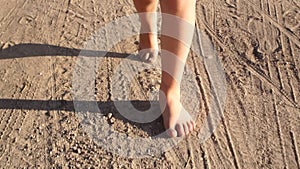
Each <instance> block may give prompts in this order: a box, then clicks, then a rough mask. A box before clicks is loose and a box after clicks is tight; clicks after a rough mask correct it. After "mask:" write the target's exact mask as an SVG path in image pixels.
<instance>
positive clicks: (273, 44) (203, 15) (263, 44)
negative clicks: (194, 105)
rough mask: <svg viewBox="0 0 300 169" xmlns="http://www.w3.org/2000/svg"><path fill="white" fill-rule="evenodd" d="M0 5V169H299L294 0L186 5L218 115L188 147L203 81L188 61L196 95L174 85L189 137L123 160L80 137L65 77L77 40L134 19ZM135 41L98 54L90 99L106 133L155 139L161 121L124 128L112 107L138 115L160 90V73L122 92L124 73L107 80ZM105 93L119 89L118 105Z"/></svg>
mask: <svg viewBox="0 0 300 169" xmlns="http://www.w3.org/2000/svg"><path fill="white" fill-rule="evenodd" d="M0 4H1V10H0V167H1V168H195V169H201V168H204V169H208V168H213V169H214V168H241V169H242V168H245V169H250V168H291V169H296V168H300V159H299V158H300V154H299V151H300V90H299V89H300V77H299V70H300V57H299V56H300V2H299V1H298V0H281V1H277V0H214V1H211V0H200V1H197V27H198V29H199V30H200V31H201V32H205V33H206V34H207V35H208V37H209V39H211V41H212V43H213V45H214V48H215V50H216V55H217V57H218V58H219V59H220V62H221V63H222V66H223V70H224V75H225V81H226V87H225V88H226V102H225V103H224V106H222V108H221V110H223V111H222V112H221V115H222V118H221V119H220V121H219V122H218V126H217V128H216V129H215V130H214V132H213V134H212V135H210V136H209V138H208V139H206V140H204V141H203V140H201V139H200V138H199V133H200V135H201V126H202V125H203V124H204V123H205V119H206V117H207V116H208V112H210V110H211V109H213V107H211V99H210V98H212V97H211V96H212V95H211V90H212V87H211V86H212V85H211V83H212V81H211V79H210V78H209V76H210V73H209V68H210V67H207V66H205V65H204V59H203V57H201V56H196V54H195V53H193V52H191V53H190V55H189V58H188V65H190V69H191V70H192V72H193V73H194V74H193V78H191V79H190V80H192V81H196V84H197V86H196V87H195V88H192V89H190V88H189V86H185V87H186V88H187V89H186V90H187V91H193V92H195V93H197V92H198V93H199V97H198V99H199V105H198V106H199V108H198V109H199V113H200V115H199V116H198V119H197V123H198V128H197V130H196V131H195V132H193V133H191V134H190V135H189V137H187V138H184V139H183V140H182V141H180V142H179V143H178V144H176V145H175V146H174V147H173V148H171V149H170V150H168V151H166V152H164V153H162V154H159V155H150V156H149V157H143V158H133V157H126V156H122V155H121V154H120V153H115V152H112V151H110V150H108V149H107V147H105V146H103V144H99V141H97V139H95V138H97V137H100V136H101V134H100V135H98V136H93V137H92V136H91V135H90V134H89V132H88V131H89V129H88V130H87V129H86V125H85V123H82V117H81V116H80V115H78V112H77V111H76V106H74V104H73V100H74V98H73V95H72V89H74V81H73V80H74V79H73V78H74V74H73V72H74V70H75V68H76V67H78V65H77V64H76V63H77V62H78V60H79V59H78V58H79V57H78V55H79V54H80V51H82V49H85V45H84V43H85V42H87V41H88V39H90V38H91V35H93V34H94V32H95V31H97V30H99V29H101V27H103V26H105V25H106V24H108V23H110V22H112V21H114V20H115V19H118V18H120V17H122V16H128V15H130V14H133V13H134V12H135V9H134V6H133V3H132V1H131V0H120V1H109V0H101V1H96V0H86V1H80V0H68V1H66V0H49V1H45V0H43V1H29V0H22V1H21V0H10V1H4V0H0ZM130 24H131V23H129V22H128V23H127V25H130ZM102 40H103V42H101V43H102V44H105V42H108V41H110V40H111V35H110V34H109V32H108V33H106V36H105V37H104V39H102ZM136 41H138V36H137V35H136V36H131V37H129V38H124V39H123V40H122V41H121V42H118V43H117V44H115V45H114V46H113V47H112V48H110V49H108V50H107V51H104V52H109V53H108V54H107V55H106V56H105V57H104V56H102V57H101V58H102V61H101V64H99V65H98V68H97V70H96V71H95V72H94V75H95V81H94V82H92V83H93V84H94V87H95V88H94V90H95V92H94V93H93V94H94V97H95V98H96V101H97V103H98V104H99V107H100V109H101V117H99V118H103V119H104V121H106V122H107V124H108V127H110V128H113V129H114V130H115V131H116V132H118V133H123V134H125V135H126V136H128V137H129V136H130V137H139V138H148V139H151V138H150V137H153V136H155V135H157V134H158V133H160V132H162V131H163V126H162V124H161V119H160V118H159V119H157V120H155V121H153V122H151V123H147V124H140V123H135V122H132V121H130V120H128V119H126V118H124V117H122V115H121V114H120V112H118V111H117V109H116V108H115V106H114V104H113V103H114V102H116V101H119V102H125V103H131V101H132V102H133V104H134V105H135V106H136V107H139V108H140V109H143V108H145V107H147V106H149V102H148V101H147V100H152V101H153V102H155V99H149V97H148V96H149V94H150V93H151V92H152V91H153V90H157V88H158V86H159V76H160V73H159V71H157V70H155V69H149V70H145V71H141V72H137V73H136V75H135V78H134V80H133V81H132V82H131V83H130V85H125V84H127V83H126V76H125V75H124V72H123V71H120V72H119V74H118V75H120V76H117V77H118V78H119V79H117V80H116V79H114V77H115V74H116V73H115V70H117V69H118V65H120V63H123V61H124V60H128V59H125V57H127V56H128V55H129V54H131V53H134V52H136V51H137V49H138V47H137V45H136ZM101 52H103V51H98V52H97V51H94V55H101ZM89 58H93V56H90V57H89ZM94 58H99V57H94ZM132 62H134V61H132ZM79 67H80V65H79ZM122 73H123V74H122ZM125 74H126V72H125ZM119 83H120V84H119ZM116 84H117V85H116ZM114 91H123V92H124V93H122V94H123V96H124V97H121V96H120V97H119V95H117V94H115V93H114ZM116 95H117V96H116ZM78 100H79V101H81V102H79V103H81V104H89V103H90V102H89V101H86V100H84V98H82V99H80V98H79V99H78ZM189 104H190V102H189V101H187V106H186V107H188V105H189ZM93 113H94V114H95V112H93ZM96 114H97V112H96ZM98 114H99V113H98ZM96 120H97V119H96ZM95 124H97V123H96V122H95ZM100 133H101V132H100ZM103 133H104V132H103ZM102 141H103V142H104V143H105V144H106V145H116V146H118V144H120V145H119V146H120V147H119V148H120V151H122V148H123V147H124V146H125V147H126V146H127V145H128V147H130V146H139V147H140V148H141V151H142V150H143V145H131V144H130V143H127V142H126V140H124V141H123V140H122V139H117V138H110V137H104V138H102ZM149 154H151V152H149Z"/></svg>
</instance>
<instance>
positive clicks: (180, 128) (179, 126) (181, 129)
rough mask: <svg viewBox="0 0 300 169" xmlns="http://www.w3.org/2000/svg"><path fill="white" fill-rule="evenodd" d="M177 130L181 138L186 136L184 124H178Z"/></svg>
mask: <svg viewBox="0 0 300 169" xmlns="http://www.w3.org/2000/svg"><path fill="white" fill-rule="evenodd" d="M175 128H176V131H177V133H178V136H179V137H181V136H184V134H185V131H184V128H183V125H182V124H177V125H176V127H175Z"/></svg>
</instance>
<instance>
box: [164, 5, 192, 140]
mask: <svg viewBox="0 0 300 169" xmlns="http://www.w3.org/2000/svg"><path fill="white" fill-rule="evenodd" d="M160 4H161V9H162V13H167V14H170V15H168V16H167V15H164V14H163V18H162V19H163V20H162V36H161V48H162V56H161V57H162V70H163V71H162V84H161V91H162V92H163V93H164V96H163V95H162V94H160V104H161V105H162V104H163V105H164V104H165V109H164V112H163V119H164V127H165V128H166V129H168V134H169V136H170V137H176V136H184V135H187V134H188V133H189V132H191V131H192V130H193V129H194V128H195V122H194V121H193V119H192V118H191V116H190V115H189V113H188V112H186V111H183V109H182V108H183V107H182V105H181V103H180V81H181V76H182V73H183V66H184V64H185V61H186V58H187V55H188V53H189V48H190V42H189V41H190V40H189V39H192V36H193V30H194V23H195V0H161V1H160ZM170 16H171V17H170ZM175 16H177V17H178V18H180V19H179V20H181V19H182V20H185V23H182V22H178V24H176V25H174V22H176V21H174V18H176V17H175ZM170 18H171V19H170ZM172 18H173V20H172ZM186 25H188V26H186ZM169 32H173V36H172V35H168V36H166V34H168V33H169ZM171 34H172V33H171ZM170 36H172V37H170ZM183 36H184V37H183ZM174 37H175V38H174ZM176 38H179V39H181V40H178V39H176ZM182 39H183V41H182ZM184 39H188V40H184ZM170 54H171V55H173V58H172V57H171V58H170ZM174 57H175V58H174ZM176 57H177V58H176ZM170 59H171V60H172V61H171V60H170ZM174 60H177V61H174ZM179 62H181V63H179Z"/></svg>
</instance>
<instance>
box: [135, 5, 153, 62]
mask: <svg viewBox="0 0 300 169" xmlns="http://www.w3.org/2000/svg"><path fill="white" fill-rule="evenodd" d="M134 5H135V8H136V10H137V12H138V13H139V17H140V21H141V32H144V33H141V35H140V43H139V48H140V49H139V50H140V53H139V54H140V55H141V57H143V59H144V60H145V61H148V62H153V61H154V60H155V59H156V58H152V57H157V56H154V55H157V54H158V44H157V34H156V33H150V32H154V31H155V32H156V31H157V30H155V29H156V25H157V23H156V15H155V14H154V12H156V9H157V5H158V0H134ZM147 13H149V14H147ZM145 32H148V33H145Z"/></svg>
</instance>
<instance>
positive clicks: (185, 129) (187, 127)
mask: <svg viewBox="0 0 300 169" xmlns="http://www.w3.org/2000/svg"><path fill="white" fill-rule="evenodd" d="M182 126H183V129H184V133H185V135H188V134H189V133H190V129H189V126H188V124H187V123H186V124H183V125H182Z"/></svg>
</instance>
